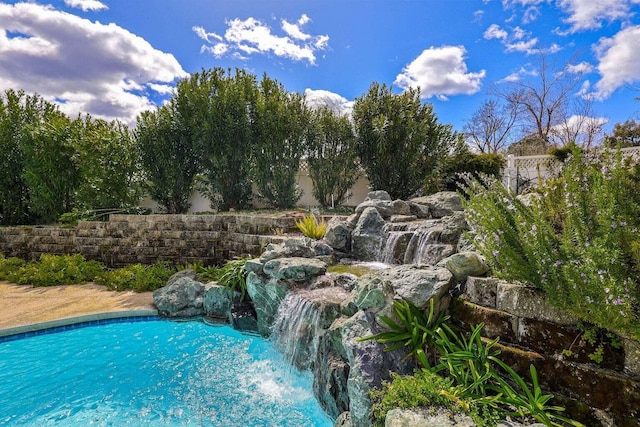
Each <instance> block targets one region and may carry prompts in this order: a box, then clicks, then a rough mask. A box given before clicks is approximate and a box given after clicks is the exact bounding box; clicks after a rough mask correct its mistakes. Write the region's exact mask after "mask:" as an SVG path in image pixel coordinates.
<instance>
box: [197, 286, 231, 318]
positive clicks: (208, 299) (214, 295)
mask: <svg viewBox="0 0 640 427" xmlns="http://www.w3.org/2000/svg"><path fill="white" fill-rule="evenodd" d="M234 297H235V299H236V300H240V294H239V293H237V296H236V295H233V293H232V292H231V290H230V289H229V288H227V287H226V286H222V285H218V284H217V283H215V282H212V283H210V286H209V288H208V289H207V290H206V292H205V293H204V314H206V315H207V316H213V317H218V318H225V319H226V318H228V317H229V312H230V311H231V305H232V303H233V300H234Z"/></svg>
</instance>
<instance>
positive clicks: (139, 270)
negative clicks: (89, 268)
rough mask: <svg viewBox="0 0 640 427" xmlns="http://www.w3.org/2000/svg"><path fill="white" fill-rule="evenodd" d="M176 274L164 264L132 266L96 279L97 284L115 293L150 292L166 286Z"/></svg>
mask: <svg viewBox="0 0 640 427" xmlns="http://www.w3.org/2000/svg"><path fill="white" fill-rule="evenodd" d="M174 272H175V269H173V268H170V267H169V266H168V265H167V264H165V263H163V262H156V263H155V264H153V265H147V266H145V265H142V264H131V265H128V266H126V267H123V268H119V269H116V270H109V271H105V272H103V273H102V274H101V275H99V276H98V277H96V279H95V282H96V283H98V284H100V285H103V286H106V287H107V289H110V290H113V291H125V290H132V291H135V292H150V291H155V290H156V289H159V288H161V287H163V286H164V285H166V284H167V280H168V279H169V277H171V275H172V274H173V273H174Z"/></svg>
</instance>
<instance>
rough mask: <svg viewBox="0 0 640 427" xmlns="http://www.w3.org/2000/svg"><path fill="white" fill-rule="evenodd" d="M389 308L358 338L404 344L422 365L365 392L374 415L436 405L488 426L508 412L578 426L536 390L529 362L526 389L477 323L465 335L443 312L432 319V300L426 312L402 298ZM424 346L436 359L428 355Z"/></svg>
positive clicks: (552, 423) (395, 347)
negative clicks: (379, 327) (374, 328)
mask: <svg viewBox="0 0 640 427" xmlns="http://www.w3.org/2000/svg"><path fill="white" fill-rule="evenodd" d="M394 314H395V316H396V317H398V319H399V321H395V320H392V319H391V318H389V317H385V316H381V318H380V319H381V321H382V322H383V323H384V324H385V325H386V326H387V327H388V328H389V330H387V331H383V332H380V333H377V334H374V335H371V336H368V337H363V338H360V339H359V340H360V341H365V340H370V339H375V340H376V341H377V342H379V343H381V344H386V345H388V346H387V347H386V348H385V351H394V350H398V349H400V348H407V349H408V350H409V352H410V356H413V357H415V358H416V360H417V361H418V362H419V364H420V365H422V367H423V369H422V370H421V371H416V372H415V374H414V375H413V376H412V377H400V376H398V375H393V374H392V382H391V383H384V384H383V387H382V389H381V390H378V391H374V392H373V393H372V394H371V396H372V400H374V405H373V413H374V416H375V417H376V419H377V420H378V421H382V420H383V419H384V416H385V415H386V413H387V411H389V410H390V409H393V408H398V407H399V408H412V407H418V406H426V407H440V406H442V407H446V408H450V409H453V410H454V411H461V412H465V413H467V414H469V415H470V416H471V417H472V418H473V419H474V420H475V421H476V423H479V424H478V425H487V426H494V425H496V424H497V422H498V421H499V420H501V419H504V417H505V416H506V415H507V414H509V415H515V416H519V417H523V418H526V417H533V418H535V419H536V420H539V421H541V422H543V423H545V424H546V425H548V426H556V425H560V424H557V423H556V421H561V422H564V423H568V424H571V425H574V426H581V424H580V423H578V422H576V421H573V420H570V419H568V418H565V417H562V416H561V415H559V414H558V412H561V411H563V410H564V408H562V407H558V406H549V405H548V404H547V403H548V402H549V401H550V400H551V399H552V398H553V395H543V394H542V392H541V389H540V387H539V384H538V379H537V375H536V371H535V368H534V367H533V366H531V376H532V382H533V389H530V388H529V387H528V386H527V384H526V383H525V382H524V380H523V379H522V378H521V377H520V376H519V375H518V374H517V373H516V372H515V371H514V370H513V369H511V368H510V367H508V366H507V365H506V364H505V363H504V362H502V361H501V360H500V359H499V358H498V356H499V354H500V350H499V349H498V348H497V347H496V344H497V342H498V339H495V340H493V341H489V340H485V339H483V338H482V337H481V331H482V328H483V327H484V325H483V324H479V325H477V326H475V327H473V328H471V333H470V334H469V335H468V336H466V335H462V334H458V333H457V332H455V331H454V330H453V329H452V328H451V327H450V326H448V325H447V324H446V323H445V321H446V320H447V319H448V317H444V316H442V315H441V316H440V317H438V318H437V319H435V317H434V305H433V300H432V301H431V305H430V309H429V314H428V315H427V314H426V313H425V312H424V311H422V310H420V309H417V308H416V307H414V306H412V305H411V304H410V303H408V302H406V301H394ZM425 349H427V350H428V351H429V352H430V354H431V360H435V361H437V362H439V363H438V364H437V365H435V366H434V364H433V363H431V362H430V361H429V360H428V358H427V356H426V355H425ZM436 374H441V375H443V376H444V378H441V377H439V376H437V375H436ZM512 383H513V384H516V388H514V387H512V385H511V384H512Z"/></svg>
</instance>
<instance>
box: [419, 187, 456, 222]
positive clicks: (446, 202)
mask: <svg viewBox="0 0 640 427" xmlns="http://www.w3.org/2000/svg"><path fill="white" fill-rule="evenodd" d="M411 201H412V202H414V203H417V204H419V205H424V206H427V207H428V208H429V212H430V213H431V216H432V217H433V218H442V217H444V216H448V215H451V214H452V213H454V212H458V211H462V210H463V209H462V198H461V197H460V195H459V194H458V193H456V192H455V191H441V192H439V193H435V194H431V195H429V196H423V197H417V198H415V199H411Z"/></svg>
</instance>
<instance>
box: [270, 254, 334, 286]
mask: <svg viewBox="0 0 640 427" xmlns="http://www.w3.org/2000/svg"><path fill="white" fill-rule="evenodd" d="M262 271H263V272H264V274H266V275H267V276H270V277H273V278H274V279H283V280H293V281H294V282H306V281H308V280H310V279H312V278H313V277H316V276H318V275H320V274H324V273H325V272H326V271H327V264H325V263H324V262H322V261H320V260H319V259H315V258H301V257H294V258H277V259H272V260H270V261H268V262H266V263H265V264H264V267H263V268H262Z"/></svg>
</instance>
